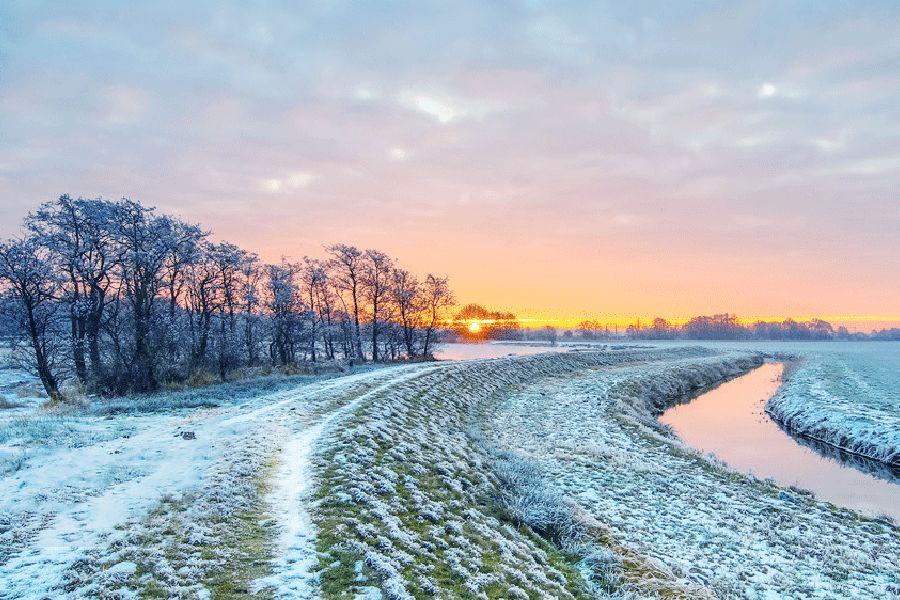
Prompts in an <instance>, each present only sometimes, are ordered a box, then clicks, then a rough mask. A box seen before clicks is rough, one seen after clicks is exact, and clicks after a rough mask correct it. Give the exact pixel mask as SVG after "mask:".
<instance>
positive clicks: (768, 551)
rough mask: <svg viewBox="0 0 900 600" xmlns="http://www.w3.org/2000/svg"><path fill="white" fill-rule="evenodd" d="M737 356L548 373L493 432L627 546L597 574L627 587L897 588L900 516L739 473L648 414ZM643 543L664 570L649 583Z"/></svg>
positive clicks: (843, 592)
mask: <svg viewBox="0 0 900 600" xmlns="http://www.w3.org/2000/svg"><path fill="white" fill-rule="evenodd" d="M740 360H741V359H740V357H739V356H732V357H729V358H721V357H709V358H703V359H687V360H682V361H670V362H664V363H658V364H654V363H648V364H645V365H639V366H634V365H624V366H621V367H616V368H611V369H604V370H594V371H592V372H589V373H587V374H582V375H579V376H577V377H571V376H570V377H560V378H556V379H551V380H545V381H542V382H538V383H536V384H533V385H530V386H528V387H527V388H526V389H525V390H523V391H521V392H519V393H516V394H514V395H512V396H511V397H510V398H508V399H507V400H506V401H505V402H502V403H500V405H499V406H498V407H497V410H496V412H495V413H494V414H493V415H492V417H491V418H489V419H488V421H487V423H488V424H487V425H486V426H485V430H486V434H487V437H488V439H489V440H490V441H491V442H492V443H493V444H495V445H497V446H499V447H501V448H505V449H507V450H508V451H511V452H514V453H515V454H516V455H517V456H518V457H519V459H520V460H522V459H524V460H527V461H529V462H530V463H531V464H533V465H534V469H535V470H536V471H537V472H539V473H540V476H541V478H542V480H543V481H544V483H545V484H546V486H548V488H549V491H550V492H551V493H554V494H557V495H558V496H560V497H563V498H566V499H567V500H569V501H570V502H572V503H574V505H575V508H574V510H575V511H576V513H578V514H581V515H582V520H583V522H585V523H590V522H594V523H600V524H603V525H602V526H601V527H599V529H595V531H600V532H601V533H599V534H595V536H594V537H595V539H597V540H599V541H600V542H601V545H605V546H606V547H607V548H609V549H611V550H612V551H613V552H614V553H615V554H618V555H619V557H618V559H617V558H615V556H613V557H612V558H610V559H609V560H607V561H605V563H603V564H602V565H601V569H600V572H599V576H600V578H601V579H605V580H606V581H610V582H612V583H616V582H618V584H619V586H620V587H619V589H620V590H631V591H634V592H636V593H638V594H640V595H647V594H652V593H654V589H653V588H654V587H656V585H657V584H655V583H653V579H659V580H660V581H659V583H660V584H662V585H665V586H671V585H672V584H674V585H675V586H678V587H681V588H682V589H683V590H684V594H685V595H687V596H689V597H697V596H702V595H703V594H704V593H705V594H708V595H711V596H715V597H720V598H890V597H895V596H897V595H898V594H900V532H898V529H897V527H896V526H895V525H893V524H890V523H886V522H882V521H877V520H873V519H867V518H864V517H861V516H859V515H858V514H856V513H853V512H852V511H849V510H844V509H839V508H837V507H834V506H832V505H829V504H825V503H820V502H817V501H815V500H814V499H812V498H810V497H808V496H806V495H804V494H802V493H798V492H796V491H791V490H784V489H781V488H778V487H776V486H774V485H770V484H768V483H765V482H761V481H759V480H756V479H754V478H752V477H746V476H743V475H740V474H737V473H735V472H733V471H730V470H728V469H727V468H725V467H724V466H722V465H720V464H717V463H716V462H715V461H713V460H711V459H710V458H708V457H704V456H700V455H699V454H697V453H696V452H694V451H693V450H691V449H689V448H687V447H686V446H684V445H683V444H681V443H680V442H679V441H678V440H677V439H675V438H674V437H673V436H671V435H669V433H668V432H667V431H666V430H665V429H663V428H662V426H660V425H659V424H658V423H657V422H656V420H655V419H653V418H652V414H653V413H655V412H658V411H660V410H661V409H662V408H664V405H665V404H666V403H670V402H672V401H673V400H674V396H673V395H672V393H671V392H672V391H673V390H677V389H678V388H679V387H680V386H681V385H682V383H683V382H684V381H685V380H686V379H692V380H694V381H695V382H697V383H698V384H700V383H701V382H702V380H703V379H708V380H710V382H712V381H714V380H715V379H716V377H717V375H716V374H717V373H719V374H722V373H727V372H729V371H734V370H737V371H741V370H746V365H742V364H740ZM586 529H587V530H588V532H590V529H591V526H587V525H586ZM633 555H638V556H640V557H644V560H645V561H650V563H651V564H652V565H653V566H654V567H655V568H656V571H657V574H656V575H654V576H652V577H650V578H649V580H650V583H651V585H650V586H649V589H648V586H647V583H648V578H647V577H645V576H644V575H643V574H642V572H643V571H644V570H645V569H646V566H643V567H638V568H635V562H634V561H633V560H632V559H631V558H630V557H632V556H633ZM593 574H594V575H595V576H597V575H598V573H597V570H596V569H594V571H593ZM661 574H665V576H664V577H660V575H661ZM666 580H668V581H666ZM664 589H667V591H666V592H665V593H668V594H670V595H671V594H672V591H673V588H671V587H668V588H664ZM656 591H657V592H658V591H659V590H656Z"/></svg>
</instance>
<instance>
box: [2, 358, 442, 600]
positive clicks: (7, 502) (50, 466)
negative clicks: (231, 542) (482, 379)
mask: <svg viewBox="0 0 900 600" xmlns="http://www.w3.org/2000/svg"><path fill="white" fill-rule="evenodd" d="M428 368H434V367H428V366H427V365H410V366H404V367H396V368H389V369H380V370H376V371H370V372H366V373H361V374H358V375H350V376H345V377H340V378H337V379H331V380H326V381H322V382H315V383H311V384H307V385H303V386H301V387H299V388H296V389H292V390H289V391H286V392H279V393H275V394H268V395H264V396H260V397H258V398H256V399H254V400H252V401H250V402H247V403H244V404H242V405H238V406H230V407H227V408H215V409H199V410H184V411H178V412H177V413H162V414H154V415H141V416H120V417H116V418H115V419H112V420H107V419H102V418H91V419H89V420H88V422H87V424H86V427H85V428H84V430H85V435H84V438H85V439H83V440H80V441H79V447H75V448H72V447H63V446H60V447H56V448H52V449H48V450H44V451H40V450H38V451H36V452H38V453H37V454H35V455H34V456H32V458H31V459H30V460H29V463H28V464H29V468H27V469H24V470H23V471H20V472H17V473H13V474H11V475H9V476H6V477H3V478H0V524H3V523H7V524H8V525H7V526H6V527H4V528H3V529H0V532H2V534H0V544H2V546H4V547H5V550H4V551H3V554H2V555H0V561H2V564H0V584H2V585H0V598H43V597H46V596H48V595H49V596H53V597H58V596H59V595H61V588H62V587H63V586H64V585H65V582H66V580H67V578H68V572H69V571H70V570H71V569H72V568H73V565H80V568H82V569H84V564H83V563H85V562H90V561H94V560H97V557H98V556H99V555H101V554H103V552H104V551H105V548H106V547H107V546H109V545H110V543H111V542H112V541H115V539H116V537H117V535H118V534H117V532H118V531H119V530H122V529H125V528H127V527H129V526H131V527H135V526H136V525H135V524H138V523H140V521H141V520H142V519H144V518H145V517H146V515H147V514H148V513H149V512H150V511H152V510H153V509H154V507H156V506H157V505H158V504H159V502H160V500H161V499H162V498H171V497H174V498H178V497H182V496H183V495H184V494H185V493H186V492H189V491H190V490H193V489H198V488H202V487H203V486H204V485H207V484H209V481H210V478H211V477H212V476H213V475H214V474H216V473H219V472H221V471H223V470H227V468H225V467H223V465H224V464H225V463H226V462H227V461H232V462H233V461H234V456H232V454H233V453H234V452H236V451H239V449H240V448H248V449H252V451H259V450H260V449H262V451H263V453H276V452H278V453H279V454H280V456H281V457H282V460H281V465H282V466H281V467H280V472H279V473H278V476H277V477H276V478H275V481H276V482H277V483H278V484H279V485H278V487H279V489H280V491H279V494H280V495H281V496H280V498H275V497H273V499H274V500H276V501H278V505H279V506H281V507H283V508H288V509H289V510H288V512H287V515H288V516H287V517H286V519H287V521H286V522H285V523H284V524H283V526H282V529H283V533H282V536H281V539H282V540H284V545H285V547H284V551H285V554H286V555H287V556H288V557H289V558H283V559H282V560H281V561H279V563H280V564H281V563H283V567H282V569H281V572H282V573H287V572H288V571H291V572H293V571H296V570H298V560H300V558H298V557H301V558H302V555H304V553H308V551H309V549H310V546H309V542H305V541H304V539H308V537H309V533H310V529H309V516H308V513H306V511H305V509H304V508H303V507H302V506H301V504H300V501H302V499H303V498H304V497H305V495H306V494H308V492H309V484H308V480H307V479H308V478H307V475H308V474H307V470H308V464H309V453H310V452H311V451H312V447H313V445H314V443H315V442H316V440H317V439H319V437H320V436H321V434H322V432H323V431H324V430H325V429H326V428H327V427H328V426H329V424H330V423H332V422H333V421H334V420H336V419H337V418H339V416H340V415H343V414H346V413H347V412H348V411H351V410H352V409H353V407H355V406H357V405H358V404H359V403H360V402H362V401H363V400H364V399H365V398H366V397H367V396H369V395H370V394H373V393H375V392H376V391H378V390H380V389H383V388H384V387H386V386H389V385H391V384H392V382H395V381H398V380H404V379H405V378H408V377H413V376H415V375H416V373H418V372H419V371H421V370H423V369H428ZM348 402H349V403H348ZM82 424H84V423H82ZM184 431H190V432H193V435H194V439H183V438H182V437H181V435H180V434H181V432H184ZM256 440H258V441H256ZM279 445H281V448H280V449H279V448H278V446H279ZM4 529H6V530H5V531H4ZM298 537H299V538H300V541H299V542H297V541H291V538H298ZM300 566H302V564H301V565H300ZM99 568H102V569H103V570H104V571H105V570H106V565H103V566H102V567H99ZM284 579H285V580H287V579H290V577H288V576H287V575H284ZM83 592H84V590H82V592H78V591H77V590H76V591H72V592H71V593H70V595H71V596H72V597H77V596H79V595H82V593H83ZM87 595H91V593H90V591H88V593H87Z"/></svg>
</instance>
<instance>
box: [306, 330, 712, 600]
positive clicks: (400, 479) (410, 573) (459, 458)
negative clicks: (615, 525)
mask: <svg viewBox="0 0 900 600" xmlns="http://www.w3.org/2000/svg"><path fill="white" fill-rule="evenodd" d="M709 354H710V352H709V351H706V350H701V349H696V348H680V349H670V350H652V349H625V350H616V351H607V352H584V353H569V354H563V355H544V356H532V357H523V358H513V359H497V360H492V361H482V362H474V363H468V364H458V365H449V366H448V367H447V368H444V369H441V370H440V371H438V372H434V373H429V374H423V375H421V376H420V377H418V378H416V379H413V380H410V381H408V382H405V383H403V384H399V385H397V386H395V387H391V388H389V389H387V390H385V391H384V392H383V393H381V394H379V395H378V396H376V397H374V398H373V399H371V400H370V401H369V402H367V403H366V404H365V405H363V406H361V407H360V409H359V410H357V412H356V413H355V414H354V415H353V416H352V418H349V419H348V420H347V421H345V423H344V424H343V425H342V427H341V428H340V429H339V430H338V431H337V432H336V435H335V436H334V438H333V439H332V441H331V443H330V444H329V445H328V447H327V448H325V449H324V451H323V452H321V453H320V454H319V456H318V458H317V470H318V477H319V484H320V485H319V490H318V495H317V505H316V508H315V509H314V518H315V521H316V525H317V529H318V540H317V550H318V551H319V552H320V572H319V577H320V584H321V587H322V592H323V595H324V597H326V598H352V597H354V596H355V595H356V594H360V593H365V592H367V591H370V590H371V588H378V589H379V590H380V591H381V592H382V593H383V595H384V596H386V597H387V598H391V599H407V598H432V597H437V598H523V599H524V598H532V599H538V598H588V597H598V596H604V595H606V592H607V591H608V590H609V587H608V586H602V585H592V584H590V583H588V581H587V580H586V578H585V577H583V576H582V573H581V571H580V569H581V568H583V566H584V565H583V564H581V561H582V558H583V557H582V556H581V555H579V551H580V550H581V549H582V548H580V547H579V546H577V545H575V544H570V543H568V541H567V540H565V539H563V538H564V535H565V532H563V531H561V530H559V528H558V527H557V525H556V524H555V521H554V520H553V519H554V518H555V517H554V516H553V515H557V513H559V515H562V514H563V513H565V512H566V510H565V508H564V507H562V506H561V504H560V502H561V501H560V499H558V498H547V497H541V496H539V495H538V496H532V497H528V495H527V494H526V495H525V496H524V497H523V496H522V495H521V494H520V493H519V491H518V490H514V489H511V481H510V473H514V472H516V470H517V469H518V468H519V467H518V466H515V465H514V466H513V468H512V470H510V465H509V464H507V463H503V462H502V460H503V459H502V458H498V456H497V455H495V454H494V453H493V452H492V451H491V450H490V449H489V448H487V447H486V446H485V445H484V444H483V443H482V442H481V441H480V440H479V439H478V437H477V436H473V435H472V434H471V433H470V432H471V430H472V427H473V425H477V423H478V422H479V421H480V419H481V417H483V414H484V413H483V411H484V409H485V407H487V406H489V405H491V404H494V403H496V402H498V401H499V399H502V397H504V396H505V395H508V394H512V393H515V392H516V390H517V389H518V388H519V387H520V386H521V385H523V384H527V383H529V382H533V381H538V380H542V379H547V378H550V377H557V376H562V375H565V374H568V373H573V372H576V371H580V370H585V369H594V368H601V367H604V366H611V365H622V364H629V363H638V362H643V361H654V360H672V359H679V358H691V357H701V356H708V355H709ZM706 383H707V384H708V383H711V382H706ZM515 477H518V475H516V476H514V477H513V479H515ZM513 483H514V482H513ZM530 501H533V502H534V504H535V506H534V508H535V509H536V510H537V512H538V513H541V511H543V513H542V514H543V515H544V516H543V517H542V518H543V519H544V520H543V521H542V520H540V519H537V520H535V519H531V520H530V519H529V514H528V510H527V509H526V507H527V506H528V504H529V502H530ZM554 503H556V504H554ZM548 514H549V515H550V517H549V521H548V520H547V519H548V517H547V515H548ZM559 515H557V516H559ZM566 518H567V517H560V519H561V521H560V522H562V523H563V524H565V519H566ZM635 563H637V561H635Z"/></svg>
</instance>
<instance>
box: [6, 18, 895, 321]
mask: <svg viewBox="0 0 900 600" xmlns="http://www.w3.org/2000/svg"><path fill="white" fill-rule="evenodd" d="M62 193H68V194H71V195H81V196H86V197H97V196H103V197H106V198H120V197H123V196H127V197H130V198H132V199H135V200H140V201H142V202H144V203H145V204H148V205H152V206H156V207H157V208H158V209H159V210H160V211H162V212H166V213H171V214H175V215H177V216H179V217H181V218H184V219H186V220H188V221H192V222H199V223H201V224H202V225H203V226H204V227H206V228H208V229H210V230H211V231H212V232H213V233H214V236H215V237H216V238H219V239H226V240H228V241H231V242H234V243H237V244H239V245H241V246H243V247H246V248H248V249H250V250H253V251H256V252H258V253H259V254H260V255H261V256H262V257H263V258H264V259H266V260H270V261H276V260H278V259H279V258H280V257H281V256H282V255H286V256H290V257H294V258H299V257H302V256H304V255H321V254H322V246H323V244H327V243H331V242H335V241H342V242H346V243H350V244H355V245H357V246H360V247H363V248H369V247H374V248H378V249H380V250H383V251H385V252H388V253H389V254H390V255H392V256H394V257H396V258H397V259H398V261H399V262H400V263H401V264H402V265H403V266H405V267H407V268H409V269H410V270H412V271H415V272H417V273H420V274H425V273H427V272H435V273H437V274H443V275H448V276H449V277H450V280H451V285H452V286H453V288H454V290H455V292H456V295H457V297H458V299H459V300H460V301H461V302H480V303H483V304H485V305H488V306H490V307H492V308H497V309H507V310H512V311H514V312H516V313H517V314H519V315H520V316H524V317H531V318H540V319H559V320H560V321H559V322H563V321H567V320H571V319H579V318H583V317H588V316H594V317H598V318H600V319H604V320H609V321H612V320H625V319H630V318H632V317H634V316H644V317H649V316H653V315H663V316H667V317H672V318H683V317H686V316H690V315H695V314H711V313H716V312H732V313H737V314H739V315H743V316H748V317H750V316H772V317H777V316H785V315H795V316H799V317H810V316H822V317H826V318H832V319H835V320H842V321H846V320H848V319H850V318H851V317H855V318H857V319H858V318H863V321H862V322H865V319H877V320H879V321H893V320H900V316H898V315H900V5H898V4H897V3H896V2H880V3H879V2H828V1H822V2H820V1H815V2H814V1H810V2H789V1H778V2H774V1H773V2H760V1H757V2H734V3H720V2H677V3H673V2H553V3H550V2H547V3H544V2H539V1H526V2H515V1H504V2H496V3H487V2H480V1H475V2H466V1H459V2H445V3H433V2H422V1H419V2H408V3H405V2H329V1H323V2H314V3H313V2H310V3H295V2H224V1H223V2H209V3H203V2H192V3H184V2H167V1H160V2H131V3H119V2H91V1H80V2H41V1H27V2H20V1H18V0H3V2H0V237H6V236H11V235H15V234H16V233H17V231H18V227H19V223H20V221H21V218H22V217H23V216H24V215H25V214H26V213H27V212H28V211H29V210H32V209H34V208H35V207H36V206H37V205H38V204H40V203H41V202H44V201H47V200H51V199H53V198H55V197H56V196H58V195H60V194H62ZM854 322H855V321H854Z"/></svg>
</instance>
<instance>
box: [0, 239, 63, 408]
mask: <svg viewBox="0 0 900 600" xmlns="http://www.w3.org/2000/svg"><path fill="white" fill-rule="evenodd" d="M0 281H2V282H5V283H6V284H7V285H8V286H9V292H10V293H11V294H12V296H13V297H14V298H15V299H16V300H17V301H18V304H19V306H20V307H21V309H22V317H23V321H24V325H25V330H26V331H27V332H28V339H29V343H30V346H31V349H32V351H33V355H34V364H35V368H36V371H37V374H38V377H40V379H41V384H43V386H44V390H45V391H46V392H47V395H48V396H50V398H52V399H54V400H58V399H60V398H61V397H62V396H61V395H60V393H59V379H58V375H57V372H56V367H57V365H58V360H59V356H58V354H59V348H58V342H59V337H60V334H61V333H62V332H60V331H59V330H58V329H57V328H56V327H55V324H56V321H57V316H56V309H57V307H58V305H57V304H56V303H55V301H56V300H57V294H58V293H59V292H60V290H61V285H60V284H61V280H60V278H59V277H58V276H57V275H56V274H55V273H54V270H53V265H52V263H51V261H50V260H49V259H48V258H47V253H46V251H45V250H43V249H42V248H41V246H40V245H39V244H38V243H37V241H36V240H35V238H33V237H30V238H25V239H22V240H16V241H9V242H6V243H4V244H0Z"/></svg>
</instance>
